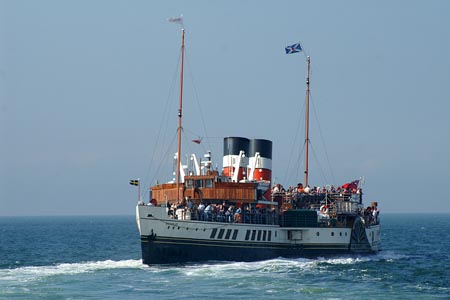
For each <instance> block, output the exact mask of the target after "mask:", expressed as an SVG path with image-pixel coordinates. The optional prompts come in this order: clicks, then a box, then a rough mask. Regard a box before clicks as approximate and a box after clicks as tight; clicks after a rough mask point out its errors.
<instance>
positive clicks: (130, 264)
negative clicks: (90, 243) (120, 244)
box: [0, 259, 146, 282]
mask: <svg viewBox="0 0 450 300" xmlns="http://www.w3.org/2000/svg"><path fill="white" fill-rule="evenodd" d="M129 268H131V269H141V268H146V266H145V265H144V264H142V260H140V259H139V260H133V259H130V260H121V261H113V260H105V261H96V262H81V263H62V264H57V265H54V266H28V267H20V268H16V269H1V270H0V281H19V282H30V281H36V280H40V279H42V278H45V277H50V276H58V275H75V274H81V273H89V272H95V271H99V270H108V269H129Z"/></svg>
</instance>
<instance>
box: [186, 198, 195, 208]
mask: <svg viewBox="0 0 450 300" xmlns="http://www.w3.org/2000/svg"><path fill="white" fill-rule="evenodd" d="M192 206H194V202H192V199H191V197H189V198H188V202H187V208H188V209H189V210H191V209H192Z"/></svg>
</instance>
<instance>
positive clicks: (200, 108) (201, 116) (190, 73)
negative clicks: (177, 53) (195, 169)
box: [185, 51, 211, 148]
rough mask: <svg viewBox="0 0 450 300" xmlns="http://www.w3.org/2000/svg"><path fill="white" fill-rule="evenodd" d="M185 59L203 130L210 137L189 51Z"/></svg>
mask: <svg viewBox="0 0 450 300" xmlns="http://www.w3.org/2000/svg"><path fill="white" fill-rule="evenodd" d="M185 57H186V63H187V67H188V68H187V69H188V71H189V75H190V77H191V80H192V86H193V89H194V96H195V100H196V102H197V106H198V110H199V111H200V118H201V120H202V125H203V130H204V131H205V135H206V136H208V132H207V131H206V125H205V118H204V115H203V111H202V106H201V105H200V101H199V99H200V97H199V96H198V91H197V87H196V85H195V81H194V75H193V73H192V68H191V65H190V63H189V57H188V54H187V51H185ZM208 146H209V148H211V145H210V144H209V141H208Z"/></svg>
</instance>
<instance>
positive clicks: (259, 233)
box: [258, 230, 261, 241]
mask: <svg viewBox="0 0 450 300" xmlns="http://www.w3.org/2000/svg"><path fill="white" fill-rule="evenodd" d="M260 240H261V230H258V241H260Z"/></svg>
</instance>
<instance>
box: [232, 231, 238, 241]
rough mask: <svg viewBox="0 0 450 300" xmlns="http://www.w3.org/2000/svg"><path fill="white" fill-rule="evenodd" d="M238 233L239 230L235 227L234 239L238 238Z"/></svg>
mask: <svg viewBox="0 0 450 300" xmlns="http://www.w3.org/2000/svg"><path fill="white" fill-rule="evenodd" d="M237 235H238V230H237V229H235V230H234V231H233V237H232V239H233V240H235V239H236V238H237Z"/></svg>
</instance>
